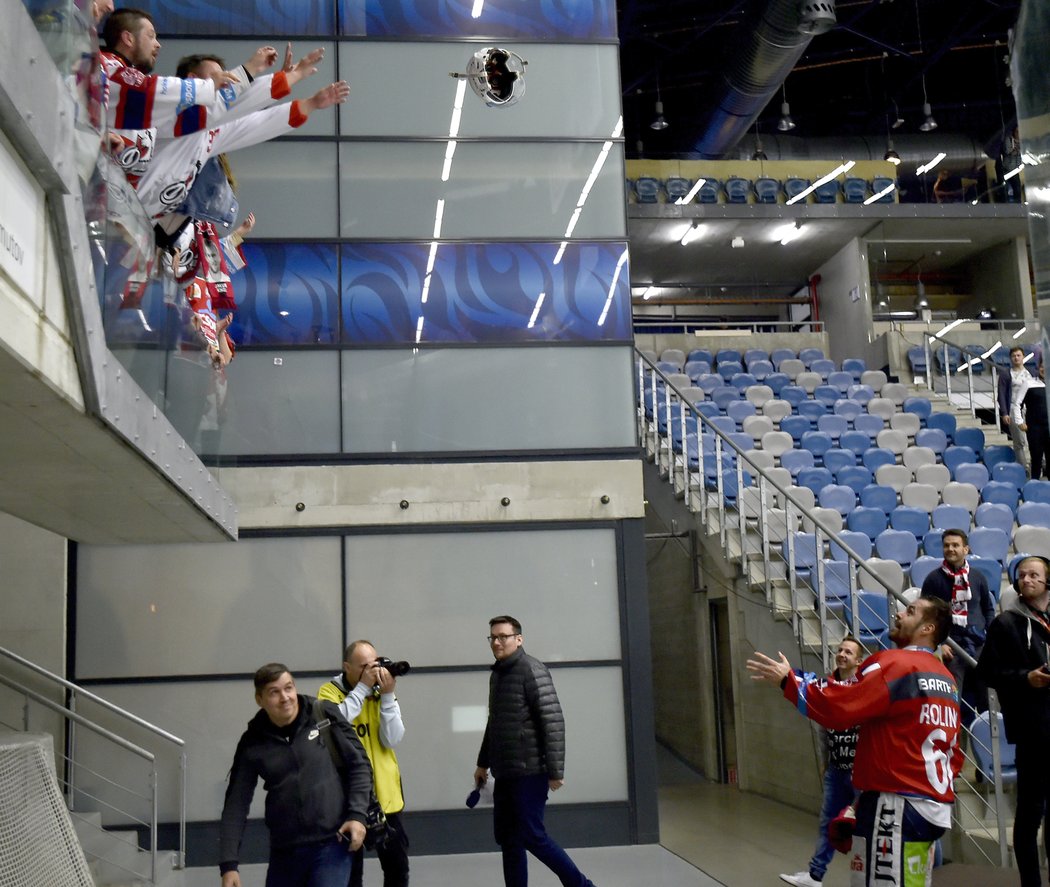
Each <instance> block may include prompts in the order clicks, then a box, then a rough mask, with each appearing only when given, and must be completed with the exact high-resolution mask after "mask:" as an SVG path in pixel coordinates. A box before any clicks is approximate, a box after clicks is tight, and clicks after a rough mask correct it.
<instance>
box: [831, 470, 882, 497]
mask: <svg viewBox="0 0 1050 887" xmlns="http://www.w3.org/2000/svg"><path fill="white" fill-rule="evenodd" d="M872 480H873V478H872V474H871V471H870V470H869V469H867V468H865V467H864V466H863V465H847V466H846V467H845V468H840V469H839V470H838V471H837V472H836V473H835V482H836V483H839V484H843V485H844V486H847V487H849V488H850V489H852V490H853V492H854V493H856V494H857V495H858V496H859V495H860V491H861V490H863V489H864V488H865V487H867V486H868V485H869V484H871V482H872Z"/></svg>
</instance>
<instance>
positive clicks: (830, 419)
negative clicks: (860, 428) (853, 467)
mask: <svg viewBox="0 0 1050 887" xmlns="http://www.w3.org/2000/svg"><path fill="white" fill-rule="evenodd" d="M817 431H823V432H824V433H825V434H830V435H831V439H832V440H835V441H837V440H838V439H839V438H840V437H842V435H843V434H845V433H846V432H847V431H849V422H848V421H846V419H845V417H843V416H836V415H834V414H828V415H827V416H820V417H818V419H817ZM854 461H856V460H854Z"/></svg>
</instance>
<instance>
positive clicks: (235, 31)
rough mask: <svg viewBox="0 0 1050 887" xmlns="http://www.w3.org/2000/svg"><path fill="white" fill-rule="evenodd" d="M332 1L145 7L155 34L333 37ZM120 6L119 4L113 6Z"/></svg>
mask: <svg viewBox="0 0 1050 887" xmlns="http://www.w3.org/2000/svg"><path fill="white" fill-rule="evenodd" d="M335 2H336V0H281V2H278V0H225V2H223V3H215V2H213V0H155V2H153V3H151V4H150V5H149V7H148V9H149V12H150V15H152V16H153V21H154V22H155V23H156V26H157V32H158V33H159V34H184V35H187V36H188V35H191V34H200V35H202V36H209V37H211V36H214V35H216V34H221V35H222V36H224V37H236V36H238V35H241V34H243V35H249V34H250V35H259V36H261V35H267V34H269V35H272V34H279V35H281V36H282V37H297V36H300V35H311V36H325V35H334V34H335V33H336V30H335ZM117 6H118V7H119V6H121V4H119V3H118V4H117Z"/></svg>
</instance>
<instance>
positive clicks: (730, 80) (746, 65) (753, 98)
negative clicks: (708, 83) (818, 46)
mask: <svg viewBox="0 0 1050 887" xmlns="http://www.w3.org/2000/svg"><path fill="white" fill-rule="evenodd" d="M834 24H835V3H834V0H819V2H817V0H803V2H801V3H800V2H799V0H770V2H769V3H768V5H767V6H766V8H765V11H764V12H763V13H762V14H761V16H760V17H759V20H758V22H757V23H755V24H754V26H753V27H752V25H751V24H750V23H749V22H745V23H744V24H743V26H742V27H743V28H745V29H748V33H747V34H746V35H745V36H744V37H743V38H742V41H741V44H740V45H739V46H738V48H737V51H736V54H735V57H734V60H733V62H732V64H731V65H730V67H729V69H728V70H727V71H726V72H725V73H724V74H723V75H722V81H723V82H722V84H721V87H720V89H719V92H718V93H717V94H716V95H715V96H714V97H713V99H712V101H711V102H710V107H712V108H713V110H712V111H711V112H710V113H709V114H708V116H707V118H706V119H705V120H704V123H703V124H702V126H701V129H700V135H699V137H698V138H697V140H696V142H695V143H694V146H693V151H695V152H696V153H698V154H699V155H700V156H701V157H703V158H707V159H717V158H719V157H722V155H724V154H725V153H726V152H727V151H728V150H730V149H731V148H732V147H733V146H734V145H736V143H737V142H739V141H740V139H741V138H742V137H743V135H744V134H745V133H746V132H747V131H748V129H750V127H751V124H752V123H754V121H755V120H756V119H757V118H758V115H759V114H760V113H761V112H762V109H763V108H765V106H766V105H767V104H768V102H769V99H770V98H771V97H772V95H773V93H774V92H776V90H778V89H779V88H780V85H781V84H782V83H783V82H784V80H785V79H786V78H787V75H788V74H789V73H790V72H791V69H792V68H793V67H794V66H795V63H796V62H797V61H798V60H799V58H801V56H802V53H803V52H805V51H806V47H807V46H809V41H810V40H812V39H813V37H814V36H815V35H817V34H822V33H824V32H825V31H827V30H829V29H830V28H832V27H833V26H834ZM883 150H885V149H883ZM880 157H881V154H880Z"/></svg>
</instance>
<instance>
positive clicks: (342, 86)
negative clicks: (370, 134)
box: [299, 80, 350, 116]
mask: <svg viewBox="0 0 1050 887" xmlns="http://www.w3.org/2000/svg"><path fill="white" fill-rule="evenodd" d="M349 95H350V84H349V83H347V82H346V81H345V80H338V81H336V82H335V83H333V84H331V85H330V86H326V87H325V88H324V89H321V90H318V91H317V92H316V93H314V94H313V95H312V96H310V98H308V99H305V100H303V101H301V102H300V103H299V107H300V109H301V110H302V111H303V113H304V114H306V115H307V116H309V115H310V114H311V113H313V112H314V111H320V110H322V109H324V108H330V107H331V106H332V105H341V104H343V102H345V101H346V100H347V97H348V96H349Z"/></svg>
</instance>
